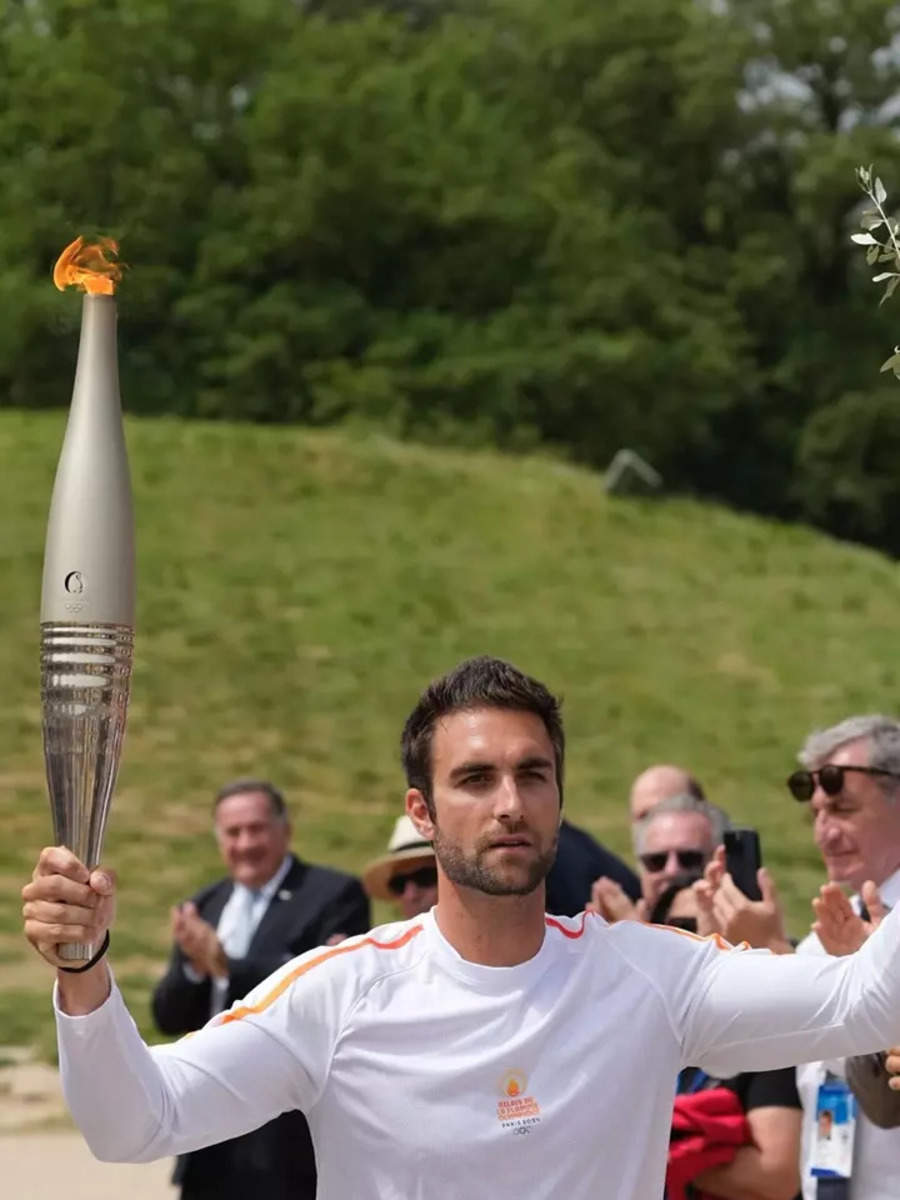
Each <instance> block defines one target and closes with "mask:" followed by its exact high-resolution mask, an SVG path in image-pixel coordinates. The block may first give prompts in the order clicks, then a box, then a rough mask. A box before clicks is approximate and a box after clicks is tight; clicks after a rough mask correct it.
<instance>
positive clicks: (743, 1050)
mask: <svg viewBox="0 0 900 1200" xmlns="http://www.w3.org/2000/svg"><path fill="white" fill-rule="evenodd" d="M675 936H677V935H675ZM704 957H705V961H704V964H703V969H702V970H701V971H699V972H697V973H696V975H695V976H694V978H693V980H692V981H691V982H690V983H687V982H685V985H684V988H683V990H682V991H681V1005H682V1007H681V1012H680V1014H679V1018H678V1019H679V1024H680V1025H681V1028H682V1030H683V1034H684V1036H683V1052H684V1055H685V1061H686V1062H688V1063H690V1064H699V1065H701V1066H703V1067H706V1068H707V1069H711V1070H712V1071H714V1072H715V1073H716V1074H719V1075H724V1076H728V1075H733V1074H737V1073H738V1072H741V1071H760V1070H769V1069H771V1068H775V1067H784V1066H792V1065H794V1064H796V1063H801V1062H810V1061H815V1060H819V1059H829V1058H845V1057H848V1056H851V1055H856V1054H868V1053H870V1052H871V1051H876V1050H879V1049H881V1048H882V1047H884V1046H886V1045H892V1044H894V1043H897V1042H900V913H891V914H890V915H889V916H888V917H887V918H886V919H885V920H884V921H883V922H882V924H881V926H880V928H879V929H878V930H877V931H876V932H875V933H874V934H873V935H872V937H870V938H869V939H868V941H867V942H866V943H865V945H864V946H863V947H862V948H861V949H860V950H859V951H858V952H857V953H856V954H852V955H849V956H846V957H843V958H828V957H825V956H818V955H780V956H777V955H771V954H769V953H768V952H766V951H755V950H747V951H740V950H715V949H713V948H712V946H710V948H709V950H708V951H707V952H706V954H705V956H704Z"/></svg>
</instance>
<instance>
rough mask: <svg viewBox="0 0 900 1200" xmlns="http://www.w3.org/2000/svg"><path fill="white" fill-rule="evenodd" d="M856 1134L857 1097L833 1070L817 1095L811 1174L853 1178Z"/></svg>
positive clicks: (821, 1176) (832, 1177)
mask: <svg viewBox="0 0 900 1200" xmlns="http://www.w3.org/2000/svg"><path fill="white" fill-rule="evenodd" d="M855 1134H856V1098H855V1097H854V1095H853V1093H852V1092H851V1091H850V1088H849V1087H848V1086H847V1084H846V1082H845V1081H844V1080H843V1079H839V1078H838V1077H837V1076H836V1075H832V1074H830V1073H829V1074H827V1075H826V1076H825V1081H824V1083H822V1084H820V1086H819V1092H818V1095H817V1097H816V1130H815V1137H814V1139H813V1149H812V1156H811V1157H812V1162H811V1165H810V1172H811V1174H813V1175H815V1176H817V1177H818V1178H820V1179H822V1178H825V1179H828V1178H831V1179H849V1178H850V1171H851V1168H852V1166H853V1138H854V1136H855Z"/></svg>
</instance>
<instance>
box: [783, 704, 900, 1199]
mask: <svg viewBox="0 0 900 1200" xmlns="http://www.w3.org/2000/svg"><path fill="white" fill-rule="evenodd" d="M799 758H800V762H801V763H802V765H803V770H801V771H796V772H794V774H793V775H791V776H790V778H789V779H788V787H789V789H790V791H791V794H792V795H793V796H794V798H795V799H797V800H799V801H801V802H808V803H809V806H810V811H811V813H812V816H813V820H814V827H813V828H814V834H813V836H814V838H815V842H816V845H817V846H818V848H819V850H820V852H821V854H822V859H823V861H824V864H825V870H826V872H827V874H828V881H829V883H838V884H843V885H845V886H847V887H850V888H851V889H852V891H853V898H852V900H851V903H852V905H853V907H854V909H855V910H856V912H857V913H859V912H860V911H861V910H862V911H863V912H864V908H863V903H862V899H861V896H860V893H861V892H862V890H863V885H864V884H866V883H868V882H870V881H871V883H874V884H875V885H876V886H877V888H878V892H879V894H880V896H881V899H882V901H883V902H884V903H885V904H886V905H888V906H893V905H894V904H896V903H898V901H900V722H898V721H896V720H894V719H892V718H890V717H884V716H856V717H848V718H847V719H846V720H845V721H841V722H840V724H838V725H834V726H832V727H831V728H829V729H824V730H819V731H816V732H815V733H812V734H811V735H810V736H809V737H808V738H807V740H806V743H805V745H804V746H803V749H802V750H801V752H800V755H799ZM870 899H871V895H870ZM823 936H824V933H823ZM829 949H831V950H832V951H833V950H834V947H831V946H830V947H829ZM797 950H798V953H800V954H821V953H822V952H823V946H822V942H821V941H820V940H819V937H818V936H817V935H816V934H815V933H811V934H810V935H809V936H808V937H807V938H805V939H804V940H803V941H802V942H801V943H800V945H799V946H798V948H797ZM866 1061H867V1060H859V1059H845V1060H841V1061H840V1062H830V1063H806V1064H804V1065H803V1066H800V1067H798V1068H797V1088H798V1091H799V1092H800V1099H801V1102H802V1104H803V1113H804V1119H803V1149H802V1158H801V1167H802V1168H803V1170H802V1175H803V1196H804V1200H815V1198H816V1197H818V1195H819V1190H818V1189H819V1188H820V1186H821V1183H820V1181H819V1180H817V1179H816V1178H815V1177H814V1176H813V1175H812V1167H813V1166H814V1163H815V1158H816V1152H817V1145H816V1143H817V1137H816V1129H817V1114H818V1111H821V1096H822V1088H823V1085H825V1084H826V1082H827V1081H828V1080H829V1076H830V1075H835V1076H837V1077H838V1081H840V1080H845V1079H847V1078H848V1077H849V1079H850V1082H851V1083H852V1084H853V1088H854V1090H855V1091H856V1093H857V1096H858V1098H859V1099H860V1101H861V1106H862V1108H863V1110H864V1111H862V1112H860V1113H859V1115H858V1117H857V1120H856V1123H855V1129H854V1133H853V1147H852V1160H851V1167H850V1177H849V1179H847V1180H846V1181H845V1182H844V1185H843V1194H844V1195H845V1196H846V1197H847V1198H848V1200H889V1198H890V1197H897V1196H900V1130H898V1129H885V1128H879V1126H878V1125H876V1124H874V1123H873V1122H872V1121H871V1120H870V1119H869V1117H867V1116H866V1112H868V1113H869V1114H870V1115H872V1116H877V1110H882V1111H883V1109H884V1104H883V1103H882V1104H880V1105H879V1104H878V1099H879V1094H883V1095H882V1100H884V1099H885V1098H887V1097H888V1096H890V1093H889V1092H888V1089H887V1083H886V1077H885V1076H884V1075H883V1074H882V1073H880V1072H877V1071H874V1070H872V1069H871V1065H872V1064H871V1061H870V1060H868V1069H866ZM831 1086H838V1087H839V1086H840V1083H839V1082H838V1083H837V1084H836V1085H831ZM878 1119H879V1120H880V1118H878ZM841 1182H842V1181H837V1182H836V1183H833V1184H831V1185H830V1186H831V1187H832V1189H833V1190H835V1189H837V1194H838V1195H840V1188H841Z"/></svg>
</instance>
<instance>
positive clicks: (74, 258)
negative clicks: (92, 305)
mask: <svg viewBox="0 0 900 1200" xmlns="http://www.w3.org/2000/svg"><path fill="white" fill-rule="evenodd" d="M118 252H119V246H118V243H117V242H114V241H113V239H112V238H100V239H99V240H98V241H96V242H91V243H89V244H85V240H84V238H83V237H80V236H79V237H77V238H76V239H75V241H74V242H70V243H69V245H68V246H66V248H65V250H63V252H62V254H61V255H60V256H59V258H58V259H57V260H56V266H55V267H54V268H53V282H54V283H55V284H56V286H57V287H58V288H59V290H60V291H63V290H64V289H65V288H67V287H80V288H82V290H83V291H85V292H91V293H92V294H93V295H95V296H111V295H112V294H113V292H114V291H115V290H116V284H117V283H118V281H119V280H120V279H121V278H122V267H121V264H120V263H116V262H110V260H109V259H108V258H107V255H108V254H118Z"/></svg>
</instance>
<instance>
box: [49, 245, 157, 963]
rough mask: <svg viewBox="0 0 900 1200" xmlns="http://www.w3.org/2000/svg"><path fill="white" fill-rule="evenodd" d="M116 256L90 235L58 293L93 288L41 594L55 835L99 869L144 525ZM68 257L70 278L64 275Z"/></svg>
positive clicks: (82, 956)
mask: <svg viewBox="0 0 900 1200" xmlns="http://www.w3.org/2000/svg"><path fill="white" fill-rule="evenodd" d="M110 248H114V246H113V244H112V243H104V244H101V245H100V246H93V247H91V246H87V247H86V246H84V244H83V242H82V241H81V239H78V241H76V242H74V243H73V244H72V246H70V247H68V248H67V249H66V250H65V251H63V255H62V256H61V258H60V261H59V263H57V268H56V271H55V272H54V280H55V282H56V283H57V286H66V285H67V284H68V283H76V284H77V283H80V284H81V285H82V286H85V287H86V288H87V289H88V290H87V291H86V294H85V296H84V300H83V307H82V318H81V339H80V342H79V346H78V362H77V366H76V370H75V387H74V390H73V393H72V404H71V408H70V410H69V419H68V422H67V425H66V431H65V436H64V439H63V445H62V451H61V453H60V457H59V462H58V465H57V469H56V479H55V482H54V485H53V495H52V499H51V502H50V516H49V520H48V523H47V538H46V542H45V547H44V575H43V586H42V591H41V714H42V721H43V737H44V761H45V765H46V771H47V785H48V789H49V795H50V808H51V812H52V818H53V835H54V840H55V843H56V844H57V845H64V846H67V847H68V848H69V849H70V850H72V852H73V853H74V854H75V855H76V856H77V857H78V858H79V859H80V860H81V861H82V862H83V863H84V864H85V866H87V867H89V868H90V867H94V866H96V865H97V863H98V862H99V861H100V855H101V852H102V847H103V837H104V833H105V831H106V824H107V819H108V816H109V805H110V798H111V796H112V792H113V787H114V785H115V781H116V774H117V772H118V767H119V759H120V757H121V752H122V739H123V736H124V733H125V719H126V713H127V707H128V694H129V686H130V681H131V666H132V647H133V639H134V517H133V511H132V500H131V482H130V477H129V470H128V457H127V452H126V447H125V434H124V429H123V424H122V405H121V400H120V397H119V369H118V352H117V344H116V301H115V297H114V295H113V284H114V278H116V277H117V275H118V270H119V268H118V266H117V264H115V263H110V262H108V261H107V259H106V252H107V251H108V250H109V249H110ZM64 260H66V263H65V265H66V270H67V272H68V274H66V273H63V274H62V278H59V277H58V276H60V274H61V270H62V264H64ZM92 285H93V286H92ZM94 287H97V288H99V289H100V290H98V291H95V290H94ZM93 952H94V948H93V947H92V946H89V945H84V944H73V945H66V946H63V947H61V948H60V954H61V956H62V957H64V958H71V959H73V960H75V961H82V960H87V959H89V958H90V957H91V956H92V954H93Z"/></svg>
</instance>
